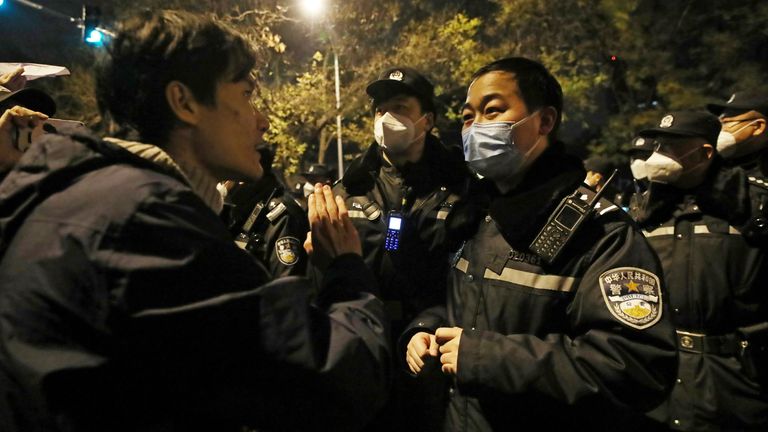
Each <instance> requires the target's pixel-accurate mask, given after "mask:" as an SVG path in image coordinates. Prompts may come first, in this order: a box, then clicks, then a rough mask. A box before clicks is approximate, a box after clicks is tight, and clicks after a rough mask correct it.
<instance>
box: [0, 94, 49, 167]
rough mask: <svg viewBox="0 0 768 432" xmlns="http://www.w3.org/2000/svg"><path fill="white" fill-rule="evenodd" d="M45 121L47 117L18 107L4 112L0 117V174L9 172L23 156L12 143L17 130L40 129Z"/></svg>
mask: <svg viewBox="0 0 768 432" xmlns="http://www.w3.org/2000/svg"><path fill="white" fill-rule="evenodd" d="M45 120H48V116H47V115H45V114H43V113H39V112H36V111H32V110H29V109H26V108H22V107H20V106H15V107H13V108H11V109H7V110H5V112H4V113H3V115H2V117H0V172H6V171H10V170H11V168H13V166H14V165H16V162H18V161H19V159H20V158H21V155H22V154H23V153H22V151H21V149H19V148H17V146H16V143H15V142H14V141H15V135H16V134H17V133H18V130H20V129H23V130H26V129H29V130H33V129H36V128H41V127H42V125H43V122H44V121H45Z"/></svg>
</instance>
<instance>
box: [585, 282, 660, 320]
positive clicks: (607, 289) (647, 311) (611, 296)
mask: <svg viewBox="0 0 768 432" xmlns="http://www.w3.org/2000/svg"><path fill="white" fill-rule="evenodd" d="M599 280H600V291H601V292H602V293H603V299H604V300H605V304H606V306H607V307H608V310H609V311H610V312H611V314H612V315H613V316H614V317H616V319H618V320H619V321H621V322H622V323H624V324H626V325H628V326H630V327H634V328H636V329H640V330H642V329H646V328H648V327H650V326H652V325H654V324H656V323H657V322H658V321H659V319H660V318H661V309H662V303H661V286H660V283H659V278H658V277H657V276H656V275H655V274H653V273H651V272H649V271H647V270H643V269H639V268H635V267H619V268H615V269H611V270H608V271H607V272H605V273H603V274H602V275H600V279H599Z"/></svg>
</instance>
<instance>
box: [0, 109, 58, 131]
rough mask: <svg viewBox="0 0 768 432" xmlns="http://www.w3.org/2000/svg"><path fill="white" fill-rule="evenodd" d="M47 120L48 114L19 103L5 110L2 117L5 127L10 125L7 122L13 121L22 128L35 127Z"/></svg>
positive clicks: (0, 118)
mask: <svg viewBox="0 0 768 432" xmlns="http://www.w3.org/2000/svg"><path fill="white" fill-rule="evenodd" d="M46 120H48V116H47V115H45V114H43V113H41V112H37V111H32V110H30V109H27V108H23V107H20V106H18V105H17V106H15V107H13V108H11V109H7V110H5V112H4V113H3V115H2V117H0V121H1V122H2V126H3V127H8V124H7V123H12V124H13V125H14V126H16V127H18V128H20V129H34V128H36V127H37V126H39V125H40V124H41V123H43V122H44V121H46Z"/></svg>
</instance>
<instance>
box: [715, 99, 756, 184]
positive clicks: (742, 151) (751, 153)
mask: <svg viewBox="0 0 768 432" xmlns="http://www.w3.org/2000/svg"><path fill="white" fill-rule="evenodd" d="M707 109H708V110H709V112H711V113H713V114H715V115H717V116H720V122H721V123H722V130H721V131H720V135H719V136H718V138H717V152H718V153H719V154H720V155H721V156H722V157H723V158H724V159H725V160H726V161H727V162H728V165H730V166H740V167H742V168H743V169H744V170H745V171H746V172H747V174H749V175H753V176H758V177H765V176H766V174H767V173H768V166H767V165H768V162H767V161H766V152H765V149H766V147H768V133H766V117H765V116H766V115H768V92H766V91H759V90H758V91H748V92H737V93H734V94H733V95H731V97H730V99H728V100H727V101H725V102H719V103H712V104H708V105H707Z"/></svg>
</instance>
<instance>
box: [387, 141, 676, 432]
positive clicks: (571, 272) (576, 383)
mask: <svg viewBox="0 0 768 432" xmlns="http://www.w3.org/2000/svg"><path fill="white" fill-rule="evenodd" d="M584 175H585V173H584V171H583V168H582V167H581V163H580V161H578V160H577V159H575V158H571V157H568V156H566V155H565V154H564V153H563V152H562V145H561V144H559V143H556V144H553V145H552V146H551V147H550V148H549V149H547V150H546V151H545V152H544V153H543V154H542V155H541V156H540V157H539V158H538V159H537V160H536V161H535V162H534V164H533V165H532V166H531V167H530V169H529V171H528V174H527V175H526V177H525V178H524V179H523V181H522V182H521V184H520V185H519V186H517V187H516V188H515V189H514V190H512V191H511V192H509V193H508V194H506V195H500V194H499V193H498V192H497V191H496V189H495V187H494V186H492V184H491V183H485V185H486V191H487V192H486V194H485V199H486V201H485V202H484V203H481V208H482V210H483V211H482V213H481V214H484V217H483V218H481V219H480V223H479V226H478V229H477V232H476V234H475V235H474V236H473V237H472V238H471V239H470V240H469V241H467V242H466V244H465V245H464V246H463V248H462V249H461V250H460V252H459V253H458V254H457V256H456V259H455V260H454V263H453V269H452V272H451V276H450V282H449V284H450V287H449V296H448V302H447V308H445V309H444V310H442V311H441V310H440V309H439V308H434V309H432V310H429V311H426V312H425V313H424V314H422V315H421V316H420V317H418V320H417V322H416V323H415V326H414V327H412V328H411V329H410V330H409V332H407V333H406V335H404V336H407V335H410V334H414V333H415V332H417V331H424V330H426V331H429V332H433V331H434V330H435V329H436V328H437V327H440V326H449V327H451V326H456V327H461V328H462V329H463V333H462V336H461V340H460V347H459V354H458V374H457V376H456V377H455V381H454V385H453V387H452V388H451V389H450V403H449V407H448V413H447V418H446V429H447V430H452V431H488V430H534V429H535V430H565V429H583V430H604V429H607V430H611V429H615V430H628V426H627V425H623V424H622V419H621V416H622V414H623V413H624V412H626V411H627V410H629V409H632V410H640V411H642V409H644V408H650V407H652V406H654V405H655V404H658V403H659V402H660V401H661V400H662V399H663V397H664V395H665V393H666V391H667V390H668V389H669V387H670V386H671V382H672V379H673V378H674V367H675V351H674V350H675V345H674V338H673V332H672V328H671V326H670V324H669V322H668V319H667V315H666V312H665V311H664V295H665V292H664V289H663V286H661V284H660V280H659V275H660V274H661V269H660V266H659V263H658V259H657V258H656V256H655V254H654V253H653V251H652V250H651V249H650V247H649V246H648V244H647V242H646V241H645V239H644V238H643V236H642V234H641V233H640V232H639V230H637V229H636V228H635V226H634V224H633V223H632V222H631V221H630V220H629V219H628V217H627V216H626V214H625V213H624V212H622V211H620V210H616V207H615V206H614V205H613V204H612V203H611V202H610V201H608V200H605V199H604V200H602V201H600V206H599V207H598V208H597V210H596V213H595V215H594V216H593V217H591V218H590V219H589V220H588V221H587V222H586V223H585V224H583V225H582V227H581V229H580V230H579V231H578V232H577V233H576V234H575V237H574V238H573V240H572V241H571V243H570V244H569V245H568V246H566V249H564V251H563V255H562V256H561V257H560V258H558V259H557V260H556V261H554V263H552V264H548V263H546V262H544V261H543V260H542V259H541V258H540V257H539V256H538V255H536V254H534V253H532V252H531V251H530V250H529V248H528V245H529V244H530V243H531V241H532V240H533V239H534V238H535V236H536V234H537V233H538V232H539V230H540V229H541V228H542V226H544V224H545V222H546V221H547V219H548V217H549V215H550V214H551V213H552V212H553V210H554V209H555V208H556V206H557V205H558V203H559V202H560V201H561V199H562V198H564V197H565V196H567V195H568V194H571V193H573V192H574V191H576V190H577V188H580V185H581V184H582V180H583V179H584ZM580 191H581V192H580V194H583V195H588V196H591V195H592V194H593V193H592V192H591V191H590V190H588V189H587V188H586V187H583V186H581V188H580ZM579 198H580V199H581V198H582V197H581V196H580V197H579ZM407 339H408V338H407V337H405V338H403V342H402V343H403V344H404V343H406V342H407Z"/></svg>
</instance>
